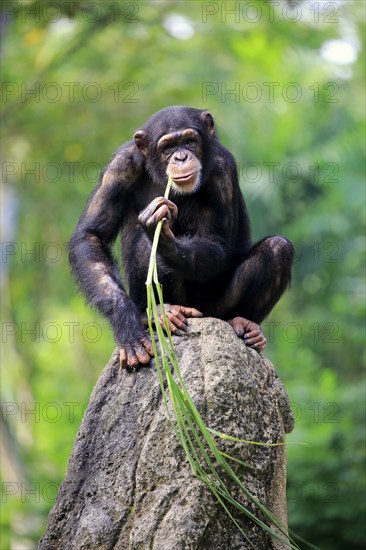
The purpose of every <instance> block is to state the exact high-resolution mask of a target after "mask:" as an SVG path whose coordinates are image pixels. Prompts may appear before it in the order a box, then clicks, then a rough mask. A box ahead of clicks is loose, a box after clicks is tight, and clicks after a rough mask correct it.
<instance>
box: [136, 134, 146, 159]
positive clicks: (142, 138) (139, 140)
mask: <svg viewBox="0 0 366 550" xmlns="http://www.w3.org/2000/svg"><path fill="white" fill-rule="evenodd" d="M133 139H134V141H135V145H136V147H137V149H138V150H139V151H140V153H142V154H143V155H144V156H145V157H146V155H147V139H146V134H145V132H144V131H143V130H138V131H137V132H135V135H134V136H133Z"/></svg>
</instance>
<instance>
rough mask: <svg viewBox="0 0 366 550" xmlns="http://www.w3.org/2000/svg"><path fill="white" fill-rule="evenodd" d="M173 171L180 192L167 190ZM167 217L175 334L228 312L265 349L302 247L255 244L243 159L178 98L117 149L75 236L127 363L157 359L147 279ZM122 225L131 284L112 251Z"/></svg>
mask: <svg viewBox="0 0 366 550" xmlns="http://www.w3.org/2000/svg"><path fill="white" fill-rule="evenodd" d="M169 176H170V177H171V178H172V182H173V184H172V190H171V199H172V200H168V199H165V198H164V197H163V196H162V195H163V194H164V190H165V187H166V183H167V180H168V177H169ZM159 220H163V226H162V232H161V236H160V240H159V246H158V258H157V262H158V273H159V280H160V282H161V283H162V285H163V293H164V300H165V301H166V302H167V303H166V305H165V306H164V309H165V311H166V314H167V317H168V319H169V323H170V328H171V330H172V332H173V333H179V331H180V330H184V329H185V328H186V324H187V318H188V317H202V316H203V315H204V316H213V317H218V318H220V319H223V320H226V321H228V322H229V323H230V324H231V325H232V327H233V328H234V330H235V332H236V334H237V335H238V336H239V337H240V338H243V340H244V342H245V344H247V345H250V346H252V347H253V348H256V349H257V350H258V351H261V350H262V349H263V348H264V346H265V344H266V339H265V337H264V336H263V334H262V331H261V329H260V327H259V326H258V325H257V323H261V322H262V321H263V319H264V318H265V317H266V316H267V315H268V314H269V312H270V311H271V309H272V308H273V306H274V305H275V304H276V302H277V301H278V300H279V298H280V297H281V295H282V294H283V292H284V291H285V289H286V287H287V286H288V285H289V283H290V278H291V264H292V261H293V257H294V249H293V246H292V244H291V243H290V242H289V241H288V240H287V239H284V238H282V237H276V236H275V237H267V238H265V239H262V240H261V241H259V242H257V243H255V244H253V243H252V242H251V238H250V225H249V217H248V213H247V210H246V206H245V203H244V199H243V196H242V194H241V191H240V188H239V183H238V176H237V170H236V165H235V160H234V157H233V156H232V155H231V153H230V152H229V151H228V150H227V149H225V148H224V147H223V146H222V145H221V143H220V142H219V140H218V138H217V136H216V133H215V126H214V120H213V118H212V116H211V114H210V113H209V112H208V111H202V110H199V109H193V108H190V107H182V106H174V107H167V108H166V109H163V110H161V111H159V112H157V113H155V114H154V115H153V116H151V118H149V119H148V120H147V121H146V122H145V124H144V125H143V126H142V128H141V129H140V130H138V131H137V132H136V133H135V135H134V138H133V140H132V141H128V142H127V143H125V144H124V145H122V146H121V147H120V148H119V149H118V150H117V152H116V153H115V155H114V156H113V158H112V160H111V162H110V163H109V164H108V165H107V167H106V168H105V169H104V170H103V171H102V174H101V177H100V181H99V184H98V186H97V187H96V189H95V190H94V191H93V193H92V195H91V197H90V198H89V201H88V203H87V206H86V208H85V211H84V213H83V214H82V216H81V218H80V221H79V223H78V226H77V227H76V229H75V232H74V234H73V236H72V238H71V241H70V262H71V266H72V272H73V274H74V276H75V278H76V281H77V283H78V285H79V287H80V289H81V290H82V292H83V293H84V294H85V296H86V298H87V300H88V301H89V303H90V304H92V305H95V306H97V308H98V309H99V311H100V312H101V313H102V314H103V315H105V316H106V317H107V319H108V320H109V321H110V323H111V326H112V328H113V331H114V335H115V338H116V341H117V344H118V346H119V348H120V364H121V366H123V367H131V368H135V367H136V366H138V365H139V364H148V363H149V361H150V357H152V356H153V349H152V344H151V341H150V338H149V336H148V334H147V332H146V330H145V329H146V326H147V323H146V286H145V281H146V276H147V269H148V263H149V257H150V250H151V241H152V238H153V235H154V231H155V228H156V225H157V223H158V222H159ZM119 232H120V233H121V244H122V264H123V270H124V273H125V276H126V280H127V285H128V290H126V289H125V288H124V286H123V284H122V282H121V279H120V276H119V273H118V267H117V264H116V262H115V261H114V259H113V256H112V252H111V245H112V243H113V241H115V239H116V237H117V235H118V233H119ZM170 304H177V305H170ZM161 320H162V318H161Z"/></svg>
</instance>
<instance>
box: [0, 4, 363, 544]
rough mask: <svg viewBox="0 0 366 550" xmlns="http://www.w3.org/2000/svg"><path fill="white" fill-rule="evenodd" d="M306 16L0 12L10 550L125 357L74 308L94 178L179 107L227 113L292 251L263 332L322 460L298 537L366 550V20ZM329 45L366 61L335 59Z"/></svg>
mask: <svg viewBox="0 0 366 550" xmlns="http://www.w3.org/2000/svg"><path fill="white" fill-rule="evenodd" d="M47 4H49V6H48V10H47V11H43V10H44V6H45V5H47ZM248 4H251V5H252V7H251V8H250V7H249V8H248ZM253 4H256V5H257V8H258V10H259V11H258V12H257V14H259V15H260V16H258V17H256V14H255V12H254V11H253V9H254V8H253ZM292 4H296V6H297V8H296V7H295V8H291V7H289V5H288V4H287V3H286V2H283V1H281V2H280V3H279V5H278V4H277V3H274V5H271V3H268V2H259V1H258V2H254V3H253V2H249V3H248V2H245V1H243V2H238V3H228V2H223V3H222V2H184V3H183V2H178V1H177V2H176V1H171V2H164V1H161V2H138V3H134V2H119V3H118V2H109V1H104V2H100V3H95V2H93V3H88V2H84V3H77V2H76V3H64V2H61V1H58V2H52V3H47V2H33V1H29V2H15V1H14V2H4V3H3V4H2V10H3V12H5V11H7V12H8V13H10V15H9V16H8V17H7V18H6V22H5V23H4V24H3V26H2V30H3V31H4V39H3V41H4V52H5V55H4V57H3V66H2V80H3V88H2V92H3V99H2V120H3V125H2V138H3V140H2V142H3V147H2V152H3V163H4V164H3V193H2V206H3V208H4V214H3V216H2V219H3V222H2V223H3V250H2V252H3V254H2V256H3V257H2V259H3V264H2V286H3V288H2V290H3V295H4V299H3V302H2V332H3V337H2V342H3V344H4V351H3V352H2V353H3V354H4V361H3V384H2V389H1V397H2V403H3V416H4V419H5V421H6V424H5V428H4V437H3V440H4V446H3V447H4V453H3V460H2V466H3V472H2V481H3V486H2V488H3V494H4V496H3V506H2V509H3V511H2V515H1V519H2V523H3V529H2V532H3V538H2V539H1V542H0V548H4V549H5V548H14V549H15V548H18V547H26V548H29V549H30V548H35V546H36V541H37V537H38V536H39V535H40V534H41V533H42V531H43V530H44V525H45V518H46V515H47V513H48V510H49V508H50V506H51V505H52V502H53V500H54V494H55V489H56V487H57V485H58V484H59V482H60V481H61V479H62V478H63V475H64V471H65V468H66V461H67V457H68V454H69V452H70V450H71V447H72V443H73V438H74V436H75V434H76V431H77V428H78V425H79V423H80V420H81V418H82V413H83V407H84V406H85V405H86V403H87V401H88V398H89V395H90V391H91V389H92V387H93V384H94V383H95V380H96V378H97V376H98V373H99V372H100V369H101V367H102V366H103V365H104V364H105V363H106V362H107V360H108V358H109V355H110V352H111V350H112V348H113V346H114V344H113V338H112V335H111V333H110V331H109V328H108V326H107V324H106V323H105V322H104V321H103V320H102V319H101V318H100V317H99V316H98V315H97V313H96V312H94V311H90V310H88V309H86V308H85V306H84V304H83V301H82V299H81V298H80V297H79V296H77V295H76V293H75V290H74V283H73V281H72V279H71V276H70V274H69V268H68V262H67V250H66V244H65V243H67V240H68V238H69V236H70V234H71V231H72V229H73V227H74V226H75V224H76V221H77V219H78V216H79V215H80V212H81V210H82V208H83V205H84V203H85V200H86V198H87V196H88V195H89V193H90V191H91V190H92V188H93V187H94V186H95V184H96V181H97V173H98V171H99V168H101V167H102V166H104V165H105V164H106V163H107V162H108V160H109V158H110V156H111V153H112V152H113V150H114V149H115V148H116V147H117V146H118V145H119V144H120V143H122V142H124V141H126V140H127V139H130V137H131V135H132V132H133V131H134V130H135V129H136V128H138V127H139V125H140V124H141V123H142V122H143V121H144V120H145V119H146V118H147V117H148V116H149V115H150V114H152V113H153V112H155V111H156V110H158V109H160V108H162V107H165V106H167V105H172V104H186V105H191V106H195V107H198V108H205V109H206V108H207V109H209V110H211V111H212V113H213V115H214V117H215V120H216V123H217V125H218V127H219V130H220V137H221V139H222V141H223V143H224V144H225V145H226V146H227V147H228V148H229V149H230V150H231V151H232V152H233V154H234V155H235V157H236V159H237V162H238V168H239V174H240V180H241V185H242V188H243V191H244V194H245V197H246V200H247V203H248V208H249V211H250V213H251V218H252V225H253V234H254V237H255V238H259V237H261V236H263V235H265V234H273V233H280V234H284V235H286V236H288V237H289V238H290V239H291V240H293V241H294V242H295V243H296V245H297V250H298V255H297V261H296V263H295V271H294V277H293V282H292V288H291V290H290V291H289V292H288V294H287V295H286V296H285V298H284V299H283V300H282V301H281V303H280V304H279V305H278V306H277V307H276V309H275V310H274V312H273V313H272V314H271V317H270V318H269V319H268V321H267V322H266V323H264V330H265V332H266V335H267V337H268V338H269V340H270V343H269V346H268V356H269V357H270V359H271V360H273V362H274V364H275V365H276V367H277V369H278V372H279V375H280V376H281V378H282V379H283V381H284V383H285V385H286V387H287V389H288V392H289V395H290V399H291V401H292V402H293V405H294V406H293V408H294V413H295V416H296V419H297V422H296V429H295V432H294V434H293V435H291V436H290V438H289V439H292V438H293V439H294V440H296V441H305V442H307V443H308V444H309V447H305V446H293V445H291V446H289V448H288V483H289V520H290V526H291V527H292V528H293V530H294V531H295V532H296V533H299V534H300V535H301V536H303V537H304V538H305V539H307V540H310V541H311V542H313V543H314V544H317V545H318V546H320V547H321V548H323V549H326V550H328V549H329V550H334V549H336V550H337V549H339V550H341V549H344V548H347V550H348V549H351V550H353V549H358V548H363V547H364V545H365V542H366V537H365V530H364V527H363V516H364V498H363V491H364V476H363V473H362V469H361V468H362V466H363V460H364V457H363V444H362V440H363V435H364V434H363V428H362V426H363V423H362V420H361V419H362V418H363V410H364V399H363V395H362V394H361V383H360V381H361V379H362V366H363V355H362V353H363V352H362V349H363V344H364V332H363V315H364V296H363V292H364V284H363V275H364V273H363V261H364V260H363V258H364V253H365V241H364V237H363V233H362V226H363V219H364V218H363V216H364V203H365V200H364V199H365V195H364V166H363V162H364V147H363V143H364V134H363V132H362V130H363V119H364V103H363V85H364V69H363V66H364V58H363V55H362V53H361V51H362V43H361V42H362V41H363V40H364V36H365V35H364V4H363V2H359V1H357V0H355V1H352V0H347V2H341V1H340V0H338V1H337V2H330V3H327V5H325V4H324V3H322V2H295V3H294V2H292ZM96 5H97V6H99V8H100V10H99V11H96V8H95V6H96ZM70 6H74V7H70ZM93 6H94V7H93ZM236 6H239V11H238V12H236V14H231V15H230V14H229V13H228V11H227V10H228V9H229V8H232V9H235V7H236ZM31 8H33V9H35V10H36V11H35V12H34V11H33V12H32V11H31ZM247 8H248V9H247ZM37 9H38V10H39V11H38V12H37ZM225 9H226V11H225ZM296 9H297V10H298V11H297V12H296V11H294V10H296ZM70 10H71V11H70ZM248 10H249V11H248ZM299 10H300V11H299ZM317 10H318V11H317ZM37 13H39V17H37ZM296 13H297V15H300V17H299V19H298V21H296V22H294V21H291V18H292V19H294V18H295V16H296ZM32 14H33V15H32ZM173 16H180V18H181V19H180V20H179V19H178V20H177V19H174V18H173ZM182 18H183V19H182ZM184 37H185V39H184ZM331 40H344V41H346V42H345V43H346V44H348V45H351V46H352V48H353V50H352V51H353V52H355V53H356V54H357V56H356V58H355V60H353V61H352V60H351V61H352V62H347V63H344V64H341V63H340V62H339V61H341V59H338V62H331V61H327V60H326V59H325V58H324V56H322V55H320V52H321V51H323V50H322V48H324V44H326V43H327V42H328V43H329V41H331ZM266 83H267V84H266ZM291 83H292V85H291ZM32 90H33V91H34V92H33V93H32ZM271 93H273V96H271ZM256 94H257V97H256ZM297 95H298V100H297V101H294V98H296V99H297ZM32 170H33V172H32ZM32 331H33V332H32ZM31 411H33V413H31ZM32 491H33V493H32Z"/></svg>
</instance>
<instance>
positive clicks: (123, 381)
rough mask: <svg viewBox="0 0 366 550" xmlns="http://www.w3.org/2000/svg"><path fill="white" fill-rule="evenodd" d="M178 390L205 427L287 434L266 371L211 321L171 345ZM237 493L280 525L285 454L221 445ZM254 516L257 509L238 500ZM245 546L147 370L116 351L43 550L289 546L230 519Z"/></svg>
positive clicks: (196, 324)
mask: <svg viewBox="0 0 366 550" xmlns="http://www.w3.org/2000/svg"><path fill="white" fill-rule="evenodd" d="M174 344H175V346H176V351H177V355H178V357H179V365H180V369H181V372H182V375H183V378H184V380H185V383H186V386H187V387H188V390H189V392H190V394H191V396H192V398H193V400H194V402H195V404H196V406H197V407H198V409H199V411H200V413H201V415H202V416H203V418H204V420H205V423H206V425H207V426H209V427H211V428H213V429H216V430H218V431H220V432H224V433H226V434H230V435H234V436H236V437H239V438H242V439H247V440H252V441H262V442H273V443H274V442H280V441H283V440H284V434H285V432H286V433H288V432H290V431H291V430H292V428H293V418H292V414H291V410H290V406H289V401H288V397H287V394H286V391H285V389H284V387H283V385H282V383H281V381H280V380H279V378H278V377H277V375H276V372H275V370H274V368H273V366H272V365H271V363H270V362H269V361H268V360H266V359H264V358H263V357H261V356H260V355H259V354H258V353H257V352H256V351H253V350H252V349H250V348H247V347H246V346H245V345H244V344H243V342H242V341H241V340H240V339H239V338H237V337H236V335H235V334H234V332H233V330H232V328H231V327H230V326H229V325H228V324H227V323H225V322H223V321H219V320H217V319H210V318H205V319H192V320H190V321H189V331H188V332H187V334H184V335H182V336H179V337H178V336H177V337H174ZM219 446H220V448H223V449H225V451H226V452H227V453H229V454H230V455H234V456H235V457H237V458H240V459H241V460H242V461H244V462H246V463H248V464H249V465H250V466H251V468H244V467H243V466H242V465H239V464H237V463H235V462H230V465H231V466H232V468H233V469H234V470H235V471H236V472H237V473H238V475H239V476H240V478H241V480H242V481H243V483H244V485H245V486H246V487H247V488H248V490H249V491H250V492H251V493H252V494H253V495H255V496H256V498H258V499H259V500H260V501H261V502H262V503H263V504H264V505H265V506H266V507H267V508H269V509H270V510H271V511H272V512H274V513H275V514H276V515H277V517H278V518H279V519H280V521H281V522H282V524H284V525H287V512H286V495H285V489H286V456H285V447H284V446H278V447H265V446H258V445H251V444H243V443H238V442H231V441H230V442H229V441H223V440H219ZM230 487H232V488H233V492H234V493H235V495H236V496H239V498H240V499H241V501H242V502H243V504H245V505H246V506H247V507H248V508H249V509H250V510H251V511H252V512H253V513H255V514H256V515H258V516H259V517H260V513H259V512H258V511H257V510H256V508H255V506H254V505H253V504H252V503H250V502H248V501H247V499H246V498H245V497H243V495H239V493H238V492H237V490H236V488H235V487H233V486H232V484H230ZM231 512H232V513H233V515H234V516H235V518H236V519H237V521H238V522H239V523H240V526H241V528H242V529H243V531H244V533H245V535H246V537H244V535H243V534H242V533H241V532H240V530H239V529H238V528H237V527H236V526H235V525H234V523H233V522H232V521H231V520H230V518H229V516H228V515H227V514H226V512H225V511H224V510H223V508H222V507H221V505H220V504H218V502H217V500H216V499H215V497H214V496H213V495H212V493H211V492H210V490H209V489H207V488H206V486H205V485H204V484H203V483H202V482H201V481H199V480H198V479H196V478H195V477H193V475H192V473H191V470H190V467H189V465H188V462H187V460H186V458H185V455H184V452H183V450H182V448H181V446H180V443H179V442H178V440H177V438H176V436H175V434H174V432H173V430H172V427H171V425H170V423H169V420H168V418H167V413H166V410H165V406H164V403H163V401H162V396H161V391H160V387H159V383H158V378H157V373H156V370H155V367H154V366H153V365H152V366H151V367H144V368H141V369H140V370H138V371H137V372H136V373H128V372H126V371H125V370H121V369H120V368H119V366H118V354H117V351H115V352H114V353H113V355H112V357H111V360H110V362H109V363H108V365H107V366H106V368H105V369H104V371H103V373H102V374H101V376H100V378H99V380H98V382H97V384H96V386H95V388H94V391H93V393H92V395H91V398H90V402H89V406H88V408H87V411H86V413H85V416H84V419H83V422H82V424H81V427H80V430H79V432H78V435H77V437H76V441H75V444H74V448H73V451H72V454H71V456H70V459H69V463H68V468H67V473H66V477H65V480H64V481H63V483H62V485H61V487H60V490H59V493H58V497H57V500H56V503H55V505H54V507H53V509H52V511H51V513H50V515H49V518H48V525H47V529H46V532H45V534H44V535H43V537H42V539H41V541H40V543H39V549H40V550H55V549H57V550H86V549H88V550H89V549H90V550H96V549H98V550H107V549H108V550H109V549H116V550H145V549H146V550H147V549H153V550H172V549H176V550H196V549H197V550H198V549H202V550H203V549H207V550H208V549H210V550H213V549H215V550H246V549H249V548H255V549H256V550H262V549H263V550H264V549H276V550H280V549H282V548H287V546H286V545H285V544H284V543H281V542H278V541H277V540H274V539H271V538H270V537H269V536H268V535H267V534H266V533H264V532H263V530H261V528H260V527H258V526H257V525H255V524H254V523H253V522H252V521H251V520H249V519H248V518H246V517H245V516H243V515H242V514H240V513H238V512H237V511H236V510H231Z"/></svg>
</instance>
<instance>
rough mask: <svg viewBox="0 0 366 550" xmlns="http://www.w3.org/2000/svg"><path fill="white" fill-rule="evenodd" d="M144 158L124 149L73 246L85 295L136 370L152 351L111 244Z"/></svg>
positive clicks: (97, 193)
mask: <svg viewBox="0 0 366 550" xmlns="http://www.w3.org/2000/svg"><path fill="white" fill-rule="evenodd" d="M139 157H141V155H139V153H138V152H137V151H136V148H135V147H134V145H132V144H126V146H124V147H123V148H121V149H120V150H119V152H118V153H117V155H116V156H115V158H114V159H113V160H112V162H111V163H110V164H109V166H108V167H107V169H106V171H105V173H104V175H103V178H102V180H101V183H100V184H99V186H98V187H97V188H96V190H95V191H94V192H93V194H92V196H91V197H90V199H89V201H88V204H87V206H86V209H85V211H84V213H83V214H82V216H81V218H80V221H79V224H78V226H77V227H76V229H75V231H74V234H73V235H72V238H71V240H70V247H69V250H70V263H71V267H72V272H73V275H74V276H75V279H76V281H77V283H78V285H79V287H80V289H81V291H82V292H83V294H84V295H85V297H86V298H87V300H88V302H89V303H90V304H91V305H95V306H96V307H97V308H98V309H99V311H100V312H101V313H102V314H103V315H105V317H106V318H107V319H108V320H109V322H110V323H111V325H112V328H113V331H114V335H115V338H116V341H117V344H118V345H119V347H120V348H121V362H122V363H123V364H124V366H126V364H128V365H129V366H132V367H133V366H135V365H137V364H138V363H145V364H146V363H148V362H149V361H150V356H152V355H153V350H152V346H151V342H150V340H149V338H148V337H147V335H146V333H145V331H144V329H143V327H142V325H141V321H140V313H139V312H138V310H137V308H136V306H135V304H134V303H133V302H132V300H130V298H129V297H128V296H127V294H126V293H125V292H124V290H123V287H122V283H121V280H120V277H119V274H118V268H117V264H116V262H115V261H114V259H113V257H112V253H111V244H112V243H113V241H114V240H115V239H116V237H117V235H118V232H119V230H120V228H121V225H122V220H123V216H124V215H125V214H126V213H125V211H124V209H125V204H126V202H127V197H128V194H129V193H131V187H132V186H133V184H134V183H135V181H136V180H137V179H138V177H140V175H141V171H142V163H141V161H140V162H139Z"/></svg>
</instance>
